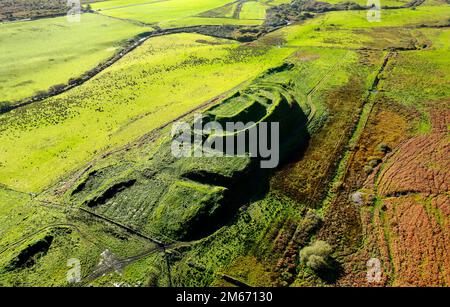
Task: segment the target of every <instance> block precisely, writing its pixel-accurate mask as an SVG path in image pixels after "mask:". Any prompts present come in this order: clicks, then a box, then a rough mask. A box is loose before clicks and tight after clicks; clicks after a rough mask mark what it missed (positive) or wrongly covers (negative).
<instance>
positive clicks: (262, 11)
mask: <svg viewBox="0 0 450 307" xmlns="http://www.w3.org/2000/svg"><path fill="white" fill-rule="evenodd" d="M266 9H267V6H265V5H263V4H261V3H260V2H256V1H249V2H246V3H244V5H243V6H242V10H241V14H240V15H239V18H240V19H264V18H266Z"/></svg>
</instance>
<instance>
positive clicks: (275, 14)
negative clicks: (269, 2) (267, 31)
mask: <svg viewBox="0 0 450 307" xmlns="http://www.w3.org/2000/svg"><path fill="white" fill-rule="evenodd" d="M364 9H366V7H365V6H361V5H359V4H357V3H354V2H342V3H337V4H330V3H327V2H316V1H310V0H296V1H293V2H292V3H289V4H281V5H279V6H276V7H272V8H270V9H268V10H267V17H266V22H265V25H266V26H268V27H279V26H284V25H287V24H289V23H292V22H296V21H301V20H305V19H308V18H312V17H313V16H314V15H313V14H314V13H323V12H329V11H345V10H364Z"/></svg>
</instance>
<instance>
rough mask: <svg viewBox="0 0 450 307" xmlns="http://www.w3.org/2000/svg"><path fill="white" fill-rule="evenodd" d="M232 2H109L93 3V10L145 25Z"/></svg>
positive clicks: (209, 0)
mask: <svg viewBox="0 0 450 307" xmlns="http://www.w3.org/2000/svg"><path fill="white" fill-rule="evenodd" d="M230 2H233V1H232V0H196V1H186V0H167V1H157V2H154V3H152V1H147V3H146V2H143V1H142V3H138V5H136V4H135V2H134V1H131V0H130V1H127V0H123V1H108V2H100V3H93V4H92V8H93V9H95V10H101V13H102V14H105V15H108V16H112V17H118V18H125V19H134V20H138V21H142V22H145V23H159V22H163V21H171V20H176V19H181V18H187V17H193V16H195V15H197V14H200V13H202V12H204V11H208V10H211V9H213V8H216V7H221V6H223V5H225V4H227V3H230Z"/></svg>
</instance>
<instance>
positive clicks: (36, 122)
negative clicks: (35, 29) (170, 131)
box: [0, 34, 294, 191]
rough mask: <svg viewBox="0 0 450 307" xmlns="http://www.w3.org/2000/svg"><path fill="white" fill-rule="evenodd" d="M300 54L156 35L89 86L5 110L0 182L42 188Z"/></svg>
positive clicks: (0, 130)
mask: <svg viewBox="0 0 450 307" xmlns="http://www.w3.org/2000/svg"><path fill="white" fill-rule="evenodd" d="M293 51H294V50H293V49H290V48H287V49H280V48H276V47H272V46H265V45H261V46H245V45H239V44H238V43H235V42H233V41H228V40H222V39H215V38H210V37H207V36H203V35H197V34H176V35H169V36H163V37H155V38H151V39H149V40H148V41H146V42H145V44H144V45H142V46H140V47H139V48H138V49H136V50H135V51H134V52H133V53H130V54H128V55H126V56H125V57H123V58H122V59H121V60H120V61H118V62H117V63H115V64H114V65H113V66H112V67H110V68H108V69H106V70H104V71H103V72H102V73H100V74H99V75H97V76H96V77H95V78H94V79H91V80H90V81H88V82H86V83H85V84H83V85H82V86H79V87H76V88H74V89H72V90H70V91H68V92H66V93H64V94H61V95H59V96H56V97H53V98H50V99H47V100H45V101H42V102H39V103H36V104H33V105H29V106H27V107H25V108H22V109H19V110H14V111H11V112H8V113H6V114H3V115H0V123H1V125H0V140H1V141H0V143H1V145H0V146H1V149H2V150H1V151H0V161H1V162H0V169H1V172H0V174H1V175H0V182H1V183H4V184H7V185H8V186H12V187H14V188H16V189H18V190H21V191H36V190H40V189H42V188H44V187H45V186H47V185H48V184H50V183H52V182H55V180H57V179H58V178H59V177H60V176H61V175H63V174H65V173H67V172H69V171H71V170H73V169H74V168H76V167H77V166H79V165H80V164H82V163H85V162H87V161H88V160H89V159H91V158H93V157H94V156H95V155H98V154H99V153H100V152H104V151H105V150H107V149H108V148H111V147H115V146H117V145H122V144H125V143H127V142H130V141H131V140H133V139H135V138H136V137H139V136H141V135H142V134H144V133H148V132H150V131H151V130H153V129H155V128H157V127H158V126H160V125H162V124H164V123H166V122H168V121H170V120H172V119H173V118H176V117H177V116H179V115H181V114H183V113H184V112H186V111H189V110H190V109H192V108H194V107H196V106H198V105H200V104H201V103H203V102H205V101H207V100H209V99H212V98H213V97H215V96H217V95H219V94H221V93H223V92H225V91H227V90H230V89H232V88H233V87H235V86H237V85H239V84H240V83H242V82H244V81H246V80H248V79H250V78H252V77H254V76H256V75H258V74H259V73H261V72H262V71H263V70H265V69H267V68H268V67H271V66H273V65H276V64H279V63H280V62H282V61H283V59H284V58H285V57H286V56H288V55H289V54H291V53H292V52H293ZM13 144H14V145H13ZM31 173H40V176H29V174H31Z"/></svg>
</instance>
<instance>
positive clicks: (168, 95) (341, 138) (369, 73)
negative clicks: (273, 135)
mask: <svg viewBox="0 0 450 307" xmlns="http://www.w3.org/2000/svg"><path fill="white" fill-rule="evenodd" d="M356 1H357V2H358V3H360V4H365V3H364V2H362V0H356ZM232 2H233V1H232V0H166V1H159V0H111V1H102V2H94V3H92V4H91V5H92V8H93V9H94V10H97V13H98V14H83V15H82V20H81V23H79V24H67V23H66V22H65V17H58V18H46V19H41V20H36V21H27V22H13V23H4V24H0V44H1V46H2V51H4V50H5V51H6V52H2V54H0V60H1V62H0V93H1V95H2V96H0V103H1V102H4V101H7V102H11V101H16V100H18V99H21V98H25V97H29V96H31V95H33V94H34V93H36V92H37V91H43V90H46V89H48V88H49V87H50V86H53V85H55V84H59V83H65V82H67V80H68V79H69V78H74V77H77V76H80V75H81V74H83V73H84V72H85V71H87V70H89V69H91V68H92V67H94V66H96V65H97V64H98V63H100V62H102V61H104V60H105V59H106V58H108V57H110V56H111V55H113V54H114V53H115V52H117V51H118V50H120V48H121V47H122V46H124V44H125V43H126V40H128V39H130V38H132V37H134V36H136V35H138V34H140V33H142V32H143V31H150V30H151V29H157V28H158V27H157V26H159V27H161V28H177V27H185V26H190V25H226V24H234V25H262V23H263V19H264V17H265V10H266V9H267V8H270V7H271V6H275V5H278V4H282V3H284V4H286V3H289V2H290V1H289V0H259V1H247V2H245V3H244V4H243V6H242V11H241V12H240V16H239V17H240V19H237V18H236V17H233V15H234V12H235V9H236V7H237V3H234V4H233V3H232ZM329 2H330V3H338V2H343V1H340V0H330V1H329ZM403 3H405V2H403V0H398V1H397V0H389V1H386V2H381V5H392V6H397V5H402V4H403ZM228 4H230V5H228ZM366 13H367V12H366V11H332V12H327V13H317V14H314V17H312V18H310V19H306V20H303V21H300V22H296V23H294V24H292V25H289V26H284V27H282V28H281V29H278V30H276V31H273V32H268V33H265V32H263V34H262V35H261V37H259V38H258V39H257V40H255V41H251V42H246V43H240V42H238V41H236V40H229V39H221V38H216V37H212V36H207V35H203V34H197V33H177V34H164V35H161V36H155V37H152V38H149V39H148V40H146V41H145V42H144V43H143V44H142V45H141V46H139V47H137V48H136V49H134V50H132V51H131V52H130V53H128V54H126V55H125V56H123V57H122V58H121V59H120V60H118V61H117V62H115V63H114V64H113V65H111V66H110V67H108V68H106V69H105V70H103V71H102V72H100V73H99V74H97V75H96V76H95V77H93V78H92V79H90V80H88V81H87V82H85V83H83V84H82V85H79V86H76V87H74V88H72V89H70V90H68V91H65V92H64V93H62V94H59V95H56V96H53V97H50V98H47V99H45V100H43V101H39V102H35V103H32V104H29V105H26V106H23V107H19V108H16V109H14V110H12V111H9V112H6V113H3V114H0V286H37V285H40V286H71V284H69V283H68V281H67V279H66V273H67V271H68V266H67V260H68V259H70V258H77V259H79V260H80V261H81V264H82V277H83V283H82V284H81V286H199V287H205V286H233V285H235V284H234V283H233V282H230V279H229V278H228V279H227V278H224V274H226V275H228V276H232V277H233V278H235V279H237V280H239V281H240V282H244V283H246V284H248V285H250V286H340V285H351V286H354V285H358V286H360V285H362V286H367V285H368V284H367V281H366V269H367V265H366V263H367V259H370V258H372V257H383V259H384V260H383V261H385V262H384V263H383V265H384V266H386V267H384V266H383V270H384V271H383V276H386V278H387V280H386V281H383V282H384V283H383V284H382V285H385V286H389V285H393V284H394V285H395V283H394V282H395V280H396V278H398V276H395V274H393V273H392V272H394V271H395V270H391V269H390V267H389V266H390V265H391V264H392V263H396V262H394V261H397V259H400V258H396V257H398V255H396V252H395V248H394V249H392V250H389V249H390V248H391V246H390V244H391V243H392V241H389V239H392V238H396V237H395V236H394V235H393V234H391V233H383V231H384V230H385V229H386V228H384V227H383V225H387V224H389V225H390V226H392V227H391V228H392V229H394V228H396V227H397V226H399V225H400V224H399V225H397V219H399V220H400V218H401V217H400V216H397V217H396V218H392V219H391V220H388V216H389V214H391V215H392V214H393V213H395V212H396V210H399V211H398V212H399V213H401V212H405V213H407V212H409V211H408V210H405V209H404V208H403V207H402V206H403V205H404V204H402V203H401V202H399V203H398V204H397V203H395V204H394V205H395V206H394V207H395V208H393V207H392V206H387V207H386V208H378V207H381V206H380V203H379V199H377V198H376V197H372V196H373V195H376V194H377V193H378V192H377V191H375V190H376V189H377V188H379V187H377V186H375V187H374V193H375V194H373V195H372V194H370V195H369V194H368V195H366V196H367V197H366V198H367V200H366V199H364V202H363V203H357V202H355V201H354V196H355V191H362V192H364V191H363V190H365V189H366V188H364V189H362V187H366V185H368V184H369V185H370V182H371V176H372V175H374V176H377V174H378V173H374V172H375V168H376V165H375V164H377V165H379V166H380V167H383V166H384V167H385V166H386V165H388V164H383V163H384V162H383V161H382V160H385V159H387V160H389V159H390V158H391V157H392V156H394V157H395V155H396V150H397V149H398V148H399V147H398V146H399V144H400V145H401V144H405V142H409V141H410V138H413V137H417V136H418V135H422V136H423V134H428V133H430V132H431V131H432V121H433V120H435V119H434V118H432V116H431V114H432V112H435V111H437V110H439V112H435V113H439V114H438V115H440V116H441V117H439V120H440V121H441V122H442V123H441V124H442V130H443V131H441V132H440V133H442V135H443V138H442V140H444V138H445V137H446V136H447V138H448V133H447V132H448V131H445V128H444V127H445V125H446V127H447V130H448V127H449V125H448V123H446V122H445V121H447V119H448V116H447V117H446V116H444V115H445V114H448V113H445V112H446V111H448V106H447V105H446V104H448V101H449V99H450V86H449V84H450V56H449V55H450V30H449V29H448V22H449V21H450V6H449V5H448V4H445V6H444V4H443V2H441V0H426V1H425V3H424V4H422V5H419V6H418V7H417V8H415V9H414V10H413V9H393V10H382V12H381V22H374V23H371V22H369V21H368V20H367V17H366ZM136 21H139V22H143V23H148V24H151V25H149V26H146V25H143V24H140V23H139V22H136ZM442 25H447V26H445V27H439V26H442ZM261 28H264V25H262V27H261ZM214 29H215V28H214ZM258 29H259V28H258ZM265 29H269V28H265ZM243 30H244V31H253V28H252V29H249V27H247V28H244V29H243ZM212 31H213V30H212ZM213 34H214V33H213ZM219 34H220V33H219ZM30 46H31V47H30ZM3 47H5V48H3ZM205 103H208V108H206V107H205V109H203V110H202V112H203V114H204V115H206V118H207V119H208V121H218V122H221V123H223V122H227V121H243V122H246V121H253V122H255V123H257V124H259V121H261V120H267V121H277V122H279V123H280V127H281V130H280V131H281V135H280V137H281V145H282V146H281V147H280V148H281V156H282V157H281V158H282V159H281V164H280V165H279V167H278V168H277V169H275V170H270V171H269V170H268V171H267V172H266V171H265V170H262V169H259V168H258V167H257V165H258V163H253V162H258V161H257V160H253V159H251V158H250V157H248V156H244V157H233V158H230V157H208V158H197V157H189V158H175V157H174V156H173V155H172V153H171V145H172V137H171V136H170V131H171V129H172V123H173V121H174V120H176V119H177V118H179V117H180V116H184V114H187V115H185V117H184V118H183V120H185V121H187V122H188V123H192V120H193V117H194V112H192V110H193V109H195V108H198V107H199V106H203V105H205ZM438 107H440V108H441V109H438ZM196 112H199V111H198V110H197V111H195V113H196ZM445 133H447V135H445ZM143 136H145V137H144V138H143ZM191 136H192V135H191ZM221 136H223V135H221V134H216V133H210V134H209V135H207V139H208V140H210V139H212V138H214V137H221ZM430 139H431V138H430ZM424 141H428V140H424ZM380 148H384V149H386V150H384V149H383V150H382V151H383V152H381V151H380ZM419 149H420V148H419ZM388 152H392V156H390V155H389V156H388V155H387V153H388ZM444 155H445V152H442V153H441V152H438V153H436V156H438V157H440V156H442V157H444ZM417 156H423V153H422V152H419V151H418V152H417ZM423 160H426V159H425V158H424V159H423ZM380 161H382V162H380ZM443 161H444V162H445V163H446V161H447V160H443ZM380 163H381V164H380ZM368 166H370V167H371V168H370V169H369V171H367V170H368ZM423 167H424V168H430V169H431V168H439V167H441V166H439V165H438V164H436V163H434V164H430V165H428V164H426V163H425V164H424V165H423ZM443 171H444V172H445V171H446V170H445V169H444V170H443ZM371 172H372V173H371ZM439 172H440V171H439ZM439 172H436V173H439ZM438 175H439V176H440V174H437V175H436V178H438V177H439V176H438ZM419 179H420V178H419ZM377 180H378V179H377ZM429 181H430V182H431V181H436V180H435V178H433V176H430V178H429ZM376 182H379V180H378V181H375V183H376ZM433 184H436V182H433ZM437 184H438V185H439V186H443V185H444V184H443V183H441V182H438V183H437ZM440 188H441V187H440ZM370 189H371V188H370ZM407 193H408V194H412V195H410V196H411V199H413V198H415V197H416V196H419V195H420V192H416V191H415V190H411V191H407ZM426 195H427V196H426V197H428V198H427V201H428V199H429V200H430V201H429V202H430V203H429V204H427V205H426V207H427V208H425V209H426V210H434V211H433V212H432V214H430V215H429V217H432V216H433V215H436V216H438V217H439V221H440V222H441V223H442V225H435V227H434V228H432V231H431V232H433V233H434V232H436V233H438V234H441V232H442V234H443V235H445V234H447V233H446V232H445V231H446V228H445V226H447V224H448V223H447V221H448V214H447V213H448V210H446V209H448V208H446V207H445V205H446V204H447V203H448V191H447V192H445V193H444V194H443V195H441V196H443V198H442V199H443V202H442V203H440V204H438V205H439V206H437V207H436V208H432V209H430V208H431V207H432V205H433V204H432V203H431V202H432V198H433V197H434V195H433V194H432V193H428V194H426ZM410 196H409V195H400V196H398V195H394V196H392V197H391V195H389V197H387V196H386V200H387V199H388V198H389V200H391V199H394V198H396V199H399V200H401V199H403V197H405V198H407V197H410ZM445 197H447V198H445ZM420 206H422V205H420ZM420 206H419V207H420ZM402 208H403V209H402ZM378 209H380V210H381V211H382V213H381V219H385V220H383V221H381V223H380V221H379V220H377V218H378V217H377V216H376V214H375V213H376V210H378ZM401 210H404V211H401ZM391 211H392V212H391ZM423 212H424V214H427V212H425V211H423ZM412 217H413V218H414V216H412ZM425 220H426V219H424V221H425ZM379 224H381V227H380V226H379ZM394 224H395V225H394ZM406 224H408V225H411V224H410V221H409V220H408V221H406ZM400 226H401V225H400ZM421 226H422V225H415V226H414V227H417V229H418V230H417V229H416V228H414V229H413V230H414V232H412V233H411V234H413V235H412V237H414V238H415V237H416V236H419V235H421V234H422V233H421V230H420V227H421ZM377 227H378V228H377ZM416 230H417V231H416ZM370 233H372V235H373V233H375V234H374V235H373V237H376V239H375V241H372V240H373V238H372V237H370V236H368V235H367V234H370ZM399 234H400V232H398V233H397V234H396V236H399ZM318 239H320V240H325V241H327V244H329V245H330V246H331V249H332V252H330V253H331V254H330V255H329V258H327V259H326V261H328V263H327V264H328V265H329V266H328V267H327V268H326V269H327V270H330V271H327V272H328V273H330V276H331V278H330V276H324V275H323V271H320V270H315V269H314V268H313V267H312V266H309V265H308V263H305V261H303V260H302V259H301V257H300V256H299V255H300V254H301V252H300V251H301V250H302V249H303V248H305V247H307V246H312V245H313V243H314V242H315V241H316V240H318ZM154 240H158V241H161V242H163V243H164V247H162V246H159V247H158V245H157V244H155V241H154ZM377 240H379V241H377ZM385 241H387V242H385ZM380 242H381V243H380ZM438 243H439V244H437V243H436V242H435V241H432V240H430V241H423V242H422V241H420V242H419V245H426V246H427V248H428V246H429V250H433V249H435V247H436V246H437V247H438V248H439V246H441V245H442V246H445V244H444V243H445V242H438ZM383 244H384V245H383ZM386 245H387V248H388V250H387V251H386V250H384V249H382V248H383V246H386ZM394 247H395V246H394ZM367 248H368V249H367ZM408 248H410V247H408ZM411 250H412V249H411ZM442 250H444V249H442ZM106 252H108V253H111V254H112V255H113V256H114V257H116V258H117V259H120V260H121V264H122V265H123V267H121V268H120V269H119V270H114V268H109V270H106V271H105V272H103V273H101V274H97V275H96V274H92V273H94V272H95V271H96V269H98V268H99V267H101V265H100V263H101V262H102V257H103V256H104V255H105V253H106ZM413 252H414V250H412V253H413ZM102 255H103V256H102ZM427 255H428V254H427ZM430 255H431V254H430ZM419 256H421V255H419ZM426 257H428V256H426ZM443 257H445V256H443ZM447 257H448V256H447ZM422 259H425V258H422ZM446 259H447V258H446ZM425 260H426V261H423V264H424V266H426V265H427V264H428V262H430V263H434V262H433V261H434V259H433V258H432V257H430V258H429V259H428V258H426V259H425ZM442 263H443V264H442V266H440V267H439V268H438V269H437V271H439V272H442V274H441V275H445V274H446V273H447V272H449V267H448V266H446V265H447V262H442ZM403 264H405V265H407V263H406V262H403ZM394 269H395V268H394ZM332 270H336V272H340V275H339V276H337V277H336V276H334V275H333V274H334V273H333V272H332ZM439 274H440V273H439ZM439 274H438V275H439ZM334 277H336V278H337V279H333V278H334ZM435 277H436V279H442V276H435ZM420 278H421V276H419V278H418V280H419V282H421V280H420ZM436 283H437V285H441V284H439V283H442V285H444V286H445V285H447V286H448V284H445V283H446V281H444V282H441V281H437V282H436ZM377 285H378V284H377ZM421 285H424V284H423V283H422V284H421ZM369 286H370V284H369Z"/></svg>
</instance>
